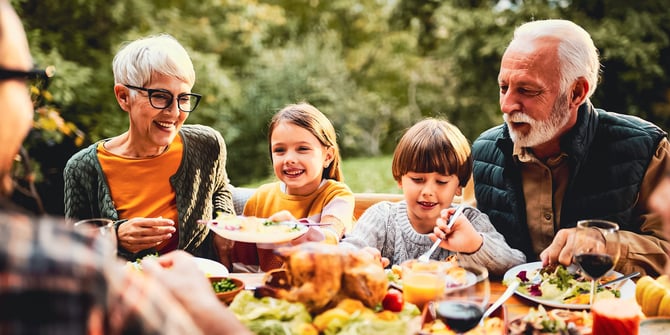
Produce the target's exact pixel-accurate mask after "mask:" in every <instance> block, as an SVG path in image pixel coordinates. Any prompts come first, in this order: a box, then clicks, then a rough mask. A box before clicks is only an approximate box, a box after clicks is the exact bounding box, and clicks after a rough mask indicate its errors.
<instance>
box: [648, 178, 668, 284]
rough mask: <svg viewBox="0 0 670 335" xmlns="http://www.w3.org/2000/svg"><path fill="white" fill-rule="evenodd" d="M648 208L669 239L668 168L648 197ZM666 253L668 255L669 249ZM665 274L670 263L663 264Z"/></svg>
mask: <svg viewBox="0 0 670 335" xmlns="http://www.w3.org/2000/svg"><path fill="white" fill-rule="evenodd" d="M649 208H651V209H652V210H653V211H655V212H656V213H658V214H659V215H660V216H661V218H662V220H663V231H664V233H665V237H666V238H668V239H670V166H668V167H667V168H666V172H665V178H663V180H661V182H660V183H659V184H658V185H657V186H656V188H655V189H654V193H652V194H651V197H649ZM666 252H668V253H669V254H670V249H666ZM665 273H666V274H669V275H670V262H669V263H666V264H665Z"/></svg>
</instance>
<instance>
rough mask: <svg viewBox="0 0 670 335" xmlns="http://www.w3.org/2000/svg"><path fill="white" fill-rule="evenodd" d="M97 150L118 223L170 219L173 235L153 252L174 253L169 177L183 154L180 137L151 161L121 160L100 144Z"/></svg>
mask: <svg viewBox="0 0 670 335" xmlns="http://www.w3.org/2000/svg"><path fill="white" fill-rule="evenodd" d="M97 150H98V159H99V160H100V165H101V166H102V171H103V172H104V173H105V177H106V178H107V183H108V185H109V189H110V192H111V195H112V200H113V201H114V207H115V208H116V210H117V212H118V213H119V219H131V218H135V217H143V218H157V217H162V218H166V219H172V220H173V221H174V222H175V228H177V231H176V232H175V233H174V234H172V237H171V238H170V239H169V240H167V241H165V242H163V243H161V244H160V245H158V246H157V247H156V250H158V251H159V252H160V253H165V252H168V251H172V250H175V249H177V246H178V245H179V224H178V222H179V221H178V220H179V214H178V212H177V200H176V199H177V198H176V193H175V190H174V189H173V188H172V185H171V184H170V177H171V176H172V175H174V174H175V173H176V172H177V169H179V165H180V163H181V159H182V154H183V150H184V144H183V142H182V138H181V136H180V135H177V137H175V139H174V141H172V144H170V146H169V147H168V149H167V150H166V151H165V152H164V153H162V154H161V155H159V156H156V157H151V158H127V157H121V156H118V155H115V154H113V153H111V152H109V151H108V150H107V149H105V147H104V145H103V142H100V143H99V144H98V147H97Z"/></svg>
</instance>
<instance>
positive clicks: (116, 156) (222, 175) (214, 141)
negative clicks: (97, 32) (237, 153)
mask: <svg viewBox="0 0 670 335" xmlns="http://www.w3.org/2000/svg"><path fill="white" fill-rule="evenodd" d="M113 70H114V82H115V84H114V94H115V96H116V101H117V102H118V104H119V106H120V107H121V109H123V110H124V111H125V112H127V113H128V117H129V121H130V122H129V127H128V130H127V131H126V132H124V133H122V134H120V135H118V136H115V137H112V138H109V139H104V140H101V141H99V142H97V143H94V144H92V145H91V146H89V147H87V148H85V149H83V150H81V151H80V152H78V153H76V154H75V155H74V156H72V158H70V160H69V161H68V163H67V165H66V167H65V172H64V176H65V215H66V217H68V218H71V219H85V218H98V217H100V218H110V219H113V220H117V222H116V231H117V238H118V252H119V256H121V257H124V258H126V259H128V260H133V261H134V260H136V259H137V258H141V257H144V256H146V255H149V254H156V253H158V254H163V253H166V252H169V251H171V250H175V249H183V250H186V251H188V252H190V253H192V254H194V255H195V256H199V257H205V258H210V259H215V260H220V259H219V258H218V250H219V249H218V248H217V246H221V247H222V248H223V247H224V245H225V240H224V239H222V238H221V237H219V236H218V235H215V234H214V233H212V232H209V230H208V229H207V227H206V226H205V225H203V224H199V223H198V222H197V221H198V220H200V219H211V218H212V216H213V215H214V213H218V212H222V213H229V214H234V208H233V203H232V196H231V192H230V190H229V188H228V187H229V184H228V176H227V174H226V169H225V166H226V146H225V143H224V141H223V138H222V136H221V134H220V133H219V132H217V131H215V130H214V129H212V128H209V127H205V126H201V125H184V121H186V118H188V116H189V114H190V113H191V112H193V111H194V110H195V109H196V107H198V103H199V102H200V98H201V96H200V95H199V94H196V93H193V92H191V89H192V88H193V85H194V83H195V71H194V69H193V63H192V62H191V59H190V57H189V55H188V54H187V52H186V50H185V49H184V48H183V47H182V46H181V45H180V44H179V42H178V41H177V40H175V39H174V38H173V37H172V36H169V35H165V34H163V35H157V36H150V37H147V38H142V39H139V40H136V41H133V42H131V43H129V44H127V45H125V46H124V47H123V48H122V49H121V50H120V51H119V52H118V53H117V54H116V56H115V57H114V61H113Z"/></svg>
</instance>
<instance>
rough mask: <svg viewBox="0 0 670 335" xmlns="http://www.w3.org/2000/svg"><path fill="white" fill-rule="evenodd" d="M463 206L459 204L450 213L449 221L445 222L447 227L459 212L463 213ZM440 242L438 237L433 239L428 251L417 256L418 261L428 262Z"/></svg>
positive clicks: (452, 223)
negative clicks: (451, 213) (452, 213)
mask: <svg viewBox="0 0 670 335" xmlns="http://www.w3.org/2000/svg"><path fill="white" fill-rule="evenodd" d="M463 207H465V206H464V205H460V206H458V208H456V211H455V212H454V215H452V216H451V217H450V218H449V223H447V228H451V226H453V225H454V222H456V218H457V217H458V216H459V215H461V213H463ZM440 243H442V239H441V238H439V237H438V238H437V240H435V242H434V243H433V245H432V246H431V247H430V249H428V251H426V252H425V253H423V255H421V256H419V262H421V263H428V260H430V255H432V254H433V252H435V249H437V247H438V246H439V245H440Z"/></svg>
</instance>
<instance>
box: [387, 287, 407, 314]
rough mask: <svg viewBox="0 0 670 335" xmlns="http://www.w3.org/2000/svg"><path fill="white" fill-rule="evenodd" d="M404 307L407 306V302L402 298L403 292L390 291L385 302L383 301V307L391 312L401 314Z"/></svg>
mask: <svg viewBox="0 0 670 335" xmlns="http://www.w3.org/2000/svg"><path fill="white" fill-rule="evenodd" d="M403 305H405V300H404V299H403V297H402V292H400V291H398V290H396V289H394V288H391V289H389V290H388V292H387V293H386V296H384V300H382V307H384V309H385V310H387V311H391V312H400V311H401V310H402V307H403Z"/></svg>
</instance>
